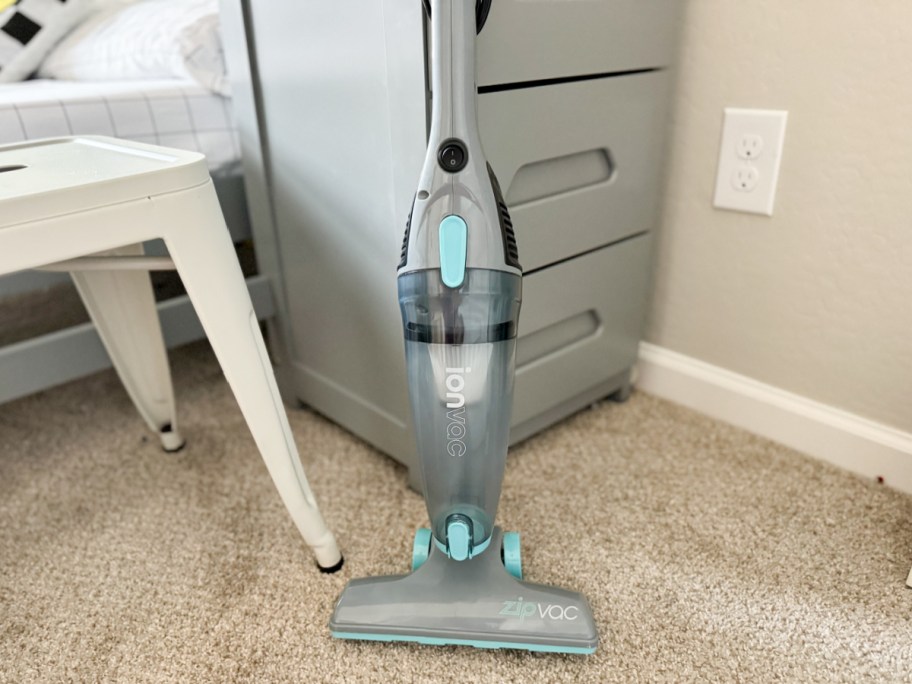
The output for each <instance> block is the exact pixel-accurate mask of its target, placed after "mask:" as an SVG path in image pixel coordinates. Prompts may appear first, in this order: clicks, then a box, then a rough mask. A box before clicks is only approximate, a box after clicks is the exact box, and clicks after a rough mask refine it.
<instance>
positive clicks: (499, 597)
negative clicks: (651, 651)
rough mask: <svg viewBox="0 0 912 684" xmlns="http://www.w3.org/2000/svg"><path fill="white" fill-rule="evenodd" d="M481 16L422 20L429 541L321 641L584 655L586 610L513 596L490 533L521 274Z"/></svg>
mask: <svg viewBox="0 0 912 684" xmlns="http://www.w3.org/2000/svg"><path fill="white" fill-rule="evenodd" d="M489 4H490V2H489V0H488V2H478V3H476V2H474V1H473V0H432V1H431V3H430V7H429V8H428V9H430V10H431V27H432V32H431V46H432V47H431V54H432V57H431V65H432V78H433V80H432V89H433V107H432V109H433V112H432V119H431V132H430V137H429V143H428V154H427V158H426V160H425V163H424V169H423V170H422V173H421V181H420V184H419V186H418V192H417V194H416V196H415V201H414V205H413V207H412V213H411V215H410V217H409V223H408V228H406V233H405V240H404V242H403V246H402V261H401V263H400V264H399V278H398V282H399V303H400V307H401V310H402V322H403V328H404V333H405V355H406V364H407V367H408V386H409V395H410V399H411V406H412V416H413V419H414V424H415V432H416V438H417V443H418V458H419V465H420V470H421V476H422V480H423V484H424V495H425V499H426V502H427V508H428V514H429V516H430V521H431V529H430V530H428V529H421V530H419V531H418V533H417V535H416V536H415V542H414V549H413V554H412V572H411V573H410V574H408V575H396V576H388V577H368V578H364V579H356V580H353V581H351V582H350V583H349V584H348V586H347V587H346V588H345V590H344V591H343V592H342V595H341V596H340V597H339V600H338V601H337V603H336V607H335V611H334V612H333V616H332V619H331V620H330V629H331V630H332V633H333V635H334V636H336V637H341V638H347V639H368V640H376V641H415V642H419V643H424V644H435V645H443V644H465V645H471V646H476V647H480V648H521V649H528V650H533V651H554V652H562V653H581V654H587V653H592V652H593V651H594V650H595V647H596V644H597V643H598V634H597V631H596V628H595V622H594V621H593V619H592V612H591V610H590V609H589V604H588V603H587V602H586V599H585V597H583V596H582V595H581V594H578V593H576V592H572V591H566V590H564V589H558V588H555V587H549V586H545V585H541V584H533V583H531V582H526V581H523V578H522V567H521V558H520V547H519V535H518V534H516V533H510V532H507V533H504V532H503V531H502V530H501V529H500V528H499V527H497V526H495V524H494V519H495V514H496V512H497V503H498V500H499V499H500V490H501V484H502V481H503V473H504V464H505V461H506V456H507V444H508V440H509V431H510V411H511V407H512V400H513V369H514V358H515V351H516V326H517V322H518V319H519V308H520V301H521V298H522V270H521V268H520V265H519V261H518V256H517V251H516V242H515V239H514V236H513V228H512V224H511V222H510V217H509V214H508V213H507V207H506V204H505V203H504V199H503V196H502V195H501V191H500V187H499V186H498V184H497V179H496V178H495V177H494V173H493V171H492V170H491V167H490V166H488V164H487V163H486V162H485V158H484V154H483V152H482V149H481V141H480V140H479V137H478V130H477V121H476V115H475V97H476V88H475V34H476V29H478V30H480V28H481V26H482V25H483V23H484V19H485V17H486V15H487V10H488V7H489ZM555 541H556V542H557V541H559V540H555Z"/></svg>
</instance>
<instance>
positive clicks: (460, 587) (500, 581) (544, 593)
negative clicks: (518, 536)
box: [329, 527, 598, 654]
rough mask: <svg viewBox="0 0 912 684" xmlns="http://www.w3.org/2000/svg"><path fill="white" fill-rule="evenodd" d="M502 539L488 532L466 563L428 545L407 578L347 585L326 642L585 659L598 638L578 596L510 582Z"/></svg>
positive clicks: (512, 579)
mask: <svg viewBox="0 0 912 684" xmlns="http://www.w3.org/2000/svg"><path fill="white" fill-rule="evenodd" d="M502 536H503V533H502V531H501V529H500V528H499V527H495V528H494V533H493V535H492V538H491V544H490V546H489V548H488V550H487V551H485V552H484V553H482V554H480V555H478V556H475V557H474V558H471V559H469V560H464V561H456V560H452V559H450V558H449V557H447V555H446V553H445V552H443V551H441V550H440V549H439V548H438V547H437V546H436V545H435V544H431V549H430V554H429V556H428V558H427V560H426V561H425V562H424V563H423V564H422V565H421V566H420V567H419V568H418V569H417V570H415V571H414V572H413V573H411V574H410V575H392V576H387V577H369V578H364V579H356V580H352V581H351V582H349V584H348V586H347V587H346V588H345V590H344V591H343V592H342V595H341V596H340V597H339V600H338V601H337V602H336V607H335V610H334V611H333V616H332V619H331V620H330V623H329V627H330V630H331V631H332V634H333V636H335V637H339V638H344V639H366V640H370V641H413V642H418V643H422V644H430V645H434V646H442V645H447V644H455V645H464V646H475V647H476V648H517V649H525V650H530V651H547V652H555V653H576V654H589V653H593V652H594V651H595V648H596V646H597V644H598V633H597V631H596V627H595V621H594V620H593V617H592V611H591V610H590V608H589V604H588V603H587V601H586V599H585V597H584V596H582V595H581V594H578V593H576V592H573V591H567V590H564V589H558V588H556V587H549V586H546V585H542V584H532V583H530V582H524V581H522V580H519V579H517V578H516V577H514V576H512V575H511V574H510V573H509V572H508V571H507V569H506V568H505V567H504V564H503V562H502V560H501V556H500V553H499V552H498V550H499V549H500V548H501V545H502Z"/></svg>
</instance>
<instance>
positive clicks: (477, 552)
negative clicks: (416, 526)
mask: <svg viewBox="0 0 912 684" xmlns="http://www.w3.org/2000/svg"><path fill="white" fill-rule="evenodd" d="M434 545H435V546H436V547H437V548H438V549H440V550H441V551H443V554H444V555H445V556H446V557H447V558H449V557H450V554H449V553H447V548H446V544H441V543H440V542H439V541H437V537H434ZM490 545H491V537H488V538H487V539H485V540H484V541H483V542H481V544H479V545H478V546H475V547H473V548H472V553H471V555H470V556H469V558H475V556H480V555H481V554H482V553H484V550H485V549H486V548H488V547H489V546H490ZM454 560H456V559H454Z"/></svg>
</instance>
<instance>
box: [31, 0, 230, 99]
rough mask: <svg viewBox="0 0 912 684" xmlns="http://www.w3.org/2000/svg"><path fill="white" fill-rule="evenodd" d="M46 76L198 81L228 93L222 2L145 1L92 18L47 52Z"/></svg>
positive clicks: (42, 74)
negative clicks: (220, 6)
mask: <svg viewBox="0 0 912 684" xmlns="http://www.w3.org/2000/svg"><path fill="white" fill-rule="evenodd" d="M38 73H39V76H41V77H42V78H56V79H60V80H69V81H124V80H137V79H159V78H186V79H193V80H196V81H198V82H199V83H201V84H202V85H204V86H206V87H208V88H210V89H212V90H214V91H216V92H219V93H223V94H225V93H227V90H228V79H227V77H226V70H225V60H224V56H223V54H222V41H221V36H220V35H219V21H218V0H145V1H144V2H137V3H135V4H132V5H128V6H127V7H121V8H115V9H113V10H109V11H107V12H102V13H100V14H98V15H97V16H95V17H92V18H91V19H89V20H88V21H86V22H85V23H84V24H82V25H81V26H80V27H79V28H77V29H76V30H75V31H73V32H72V33H71V34H70V35H68V36H67V37H66V38H65V39H64V40H62V41H61V42H60V44H59V45H58V46H57V47H56V48H55V49H54V50H53V52H51V54H50V55H48V57H47V59H45V61H44V63H43V64H42V65H41V69H40V70H39V72H38Z"/></svg>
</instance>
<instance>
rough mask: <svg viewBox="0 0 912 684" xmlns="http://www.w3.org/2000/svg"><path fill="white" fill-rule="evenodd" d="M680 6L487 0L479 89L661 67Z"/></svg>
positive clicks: (645, 1)
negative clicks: (489, 7) (489, 2)
mask: <svg viewBox="0 0 912 684" xmlns="http://www.w3.org/2000/svg"><path fill="white" fill-rule="evenodd" d="M683 5H684V3H683V2H681V1H680V0H493V2H492V3H491V11H490V14H489V15H488V21H487V23H486V24H485V27H484V30H483V31H482V32H481V34H480V35H479V37H478V67H477V72H478V85H479V86H481V87H484V86H490V85H499V84H505V83H515V82H519V81H535V80H541V79H550V78H562V77H568V76H579V75H585V74H599V73H606V72H612V71H626V70H631V69H649V68H653V67H665V66H669V65H670V64H672V63H673V62H674V57H675V52H676V50H677V42H676V41H677V33H678V26H679V24H680V19H681V8H682V6H683Z"/></svg>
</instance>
